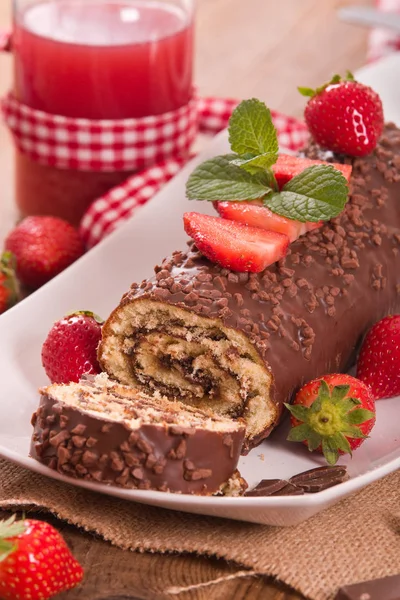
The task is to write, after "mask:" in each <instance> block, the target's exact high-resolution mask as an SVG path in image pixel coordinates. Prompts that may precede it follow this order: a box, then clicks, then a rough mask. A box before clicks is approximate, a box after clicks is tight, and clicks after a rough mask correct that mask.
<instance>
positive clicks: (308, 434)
mask: <svg viewBox="0 0 400 600" xmlns="http://www.w3.org/2000/svg"><path fill="white" fill-rule="evenodd" d="M285 406H286V407H287V409H288V410H289V411H290V413H291V423H292V429H291V430H290V433H289V436H288V438H287V439H288V440H289V441H290V442H303V443H304V444H305V445H306V446H307V447H308V449H309V450H310V451H311V452H312V451H314V450H317V451H318V452H322V453H323V455H324V456H325V458H326V460H327V462H328V463H329V464H330V465H334V464H335V463H336V462H337V460H338V458H339V454H344V453H349V454H351V453H352V451H353V450H355V449H356V448H358V447H359V446H360V445H361V444H362V443H363V441H364V440H365V438H366V437H367V436H368V434H369V432H370V431H371V429H372V428H373V426H374V424H375V403H374V400H373V398H372V395H371V392H370V390H369V388H368V387H367V386H366V385H365V384H364V383H363V382H362V381H359V380H358V379H356V378H355V377H351V376H350V375H343V374H333V375H325V376H323V377H319V378H318V379H314V380H313V381H310V382H309V383H306V385H305V386H303V387H302V388H301V390H300V391H299V392H298V393H297V395H296V397H295V399H294V402H293V404H292V405H289V404H285Z"/></svg>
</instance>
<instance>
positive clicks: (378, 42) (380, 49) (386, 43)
mask: <svg viewBox="0 0 400 600" xmlns="http://www.w3.org/2000/svg"><path fill="white" fill-rule="evenodd" d="M375 4H376V7H377V8H378V9H379V10H382V11H384V12H397V13H400V0H376V3H375ZM399 50H400V36H399V35H398V34H397V33H395V32H393V31H390V30H389V29H380V28H378V29H372V31H371V33H370V36H369V44H368V54H367V58H368V62H372V61H374V60H377V59H379V58H383V57H384V56H388V55H389V54H392V52H398V51H399Z"/></svg>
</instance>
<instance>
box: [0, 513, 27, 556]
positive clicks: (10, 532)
mask: <svg viewBox="0 0 400 600" xmlns="http://www.w3.org/2000/svg"><path fill="white" fill-rule="evenodd" d="M25 529H26V527H25V525H24V523H23V521H16V520H15V515H12V516H11V517H10V518H9V519H7V520H5V521H0V562H1V561H3V560H4V559H5V558H7V556H8V555H9V554H11V552H12V551H13V550H14V549H15V547H16V544H15V542H14V541H11V540H10V539H9V538H13V537H16V536H18V535H20V534H21V533H24V531H25Z"/></svg>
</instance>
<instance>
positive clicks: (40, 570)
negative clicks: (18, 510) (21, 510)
mask: <svg viewBox="0 0 400 600" xmlns="http://www.w3.org/2000/svg"><path fill="white" fill-rule="evenodd" d="M82 578H83V570H82V567H81V565H80V564H79V563H78V562H77V560H75V558H74V557H73V556H72V554H71V552H70V550H69V548H68V546H67V544H66V543H65V541H64V539H63V537H62V536H61V535H60V534H59V533H58V531H57V530H56V529H54V527H52V526H51V525H49V524H48V523H45V522H43V521H35V520H31V519H25V520H24V521H18V522H17V521H15V517H11V518H10V519H8V520H7V521H1V522H0V598H2V600H17V599H19V598H20V599H21V600H22V599H24V600H27V599H28V598H29V600H46V599H47V598H51V597H53V596H55V595H56V594H59V593H60V592H64V591H66V590H69V589H71V588H73V587H75V586H76V585H77V584H78V583H79V582H80V581H82Z"/></svg>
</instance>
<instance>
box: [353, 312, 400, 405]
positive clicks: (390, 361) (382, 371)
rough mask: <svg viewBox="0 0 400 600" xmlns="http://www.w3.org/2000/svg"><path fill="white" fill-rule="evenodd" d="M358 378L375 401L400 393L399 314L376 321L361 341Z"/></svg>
mask: <svg viewBox="0 0 400 600" xmlns="http://www.w3.org/2000/svg"><path fill="white" fill-rule="evenodd" d="M357 377H358V378H359V379H361V380H362V381H363V382H364V383H366V384H367V385H368V386H369V388H370V390H371V393H372V396H373V397H374V399H375V400H380V399H381V398H391V397H392V396H398V395H400V315H390V316H388V317H385V318H384V319H381V321H378V323H375V325H374V326H373V327H372V328H371V329H370V330H369V331H368V333H367V335H366V336H365V339H364V341H363V343H362V346H361V350H360V354H359V356H358V361H357Z"/></svg>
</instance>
